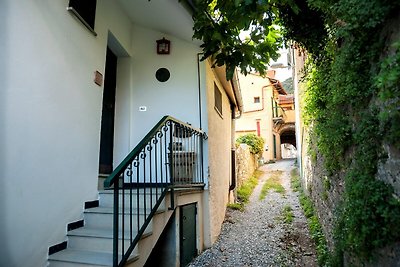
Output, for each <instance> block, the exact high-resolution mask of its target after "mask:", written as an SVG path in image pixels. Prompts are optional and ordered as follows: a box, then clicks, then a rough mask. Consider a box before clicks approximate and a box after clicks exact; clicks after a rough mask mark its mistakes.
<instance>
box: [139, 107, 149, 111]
mask: <svg viewBox="0 0 400 267" xmlns="http://www.w3.org/2000/svg"><path fill="white" fill-rule="evenodd" d="M139 111H141V112H144V111H147V107H146V106H140V107H139Z"/></svg>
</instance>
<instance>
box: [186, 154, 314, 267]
mask: <svg viewBox="0 0 400 267" xmlns="http://www.w3.org/2000/svg"><path fill="white" fill-rule="evenodd" d="M294 163H295V161H294V160H292V159H290V160H281V161H278V162H276V163H273V164H266V165H264V166H262V167H260V168H259V170H260V171H262V172H263V174H262V175H261V176H260V178H259V182H258V185H257V186H256V188H255V189H254V191H253V194H252V195H251V197H250V202H249V203H248V204H247V205H246V206H245V210H244V211H243V212H241V211H238V210H231V209H228V211H227V214H226V218H225V221H224V223H223V225H222V231H221V235H220V237H219V238H218V240H217V242H216V243H215V244H214V245H213V246H212V247H211V248H209V249H207V250H206V251H204V252H203V253H202V254H201V255H199V256H198V257H197V258H195V259H194V260H193V262H192V263H191V264H190V265H189V266H190V267H195V266H208V267H214V266H215V267H217V266H235V267H236V266H242V267H244V266H317V263H316V254H315V247H314V244H313V241H312V240H311V238H310V234H309V231H308V228H307V221H306V218H305V216H304V215H303V213H302V210H301V207H300V204H299V200H298V193H297V192H294V191H293V190H292V189H291V187H290V171H291V170H292V169H293V168H295V165H294ZM273 176H275V177H278V181H279V180H280V183H281V185H282V186H283V188H284V190H282V191H280V192H279V193H278V192H276V191H274V190H269V191H268V192H267V194H266V196H265V198H264V199H262V200H261V199H260V194H261V191H262V187H263V185H264V184H265V182H266V181H267V180H268V179H272V177H273ZM279 178H280V179H279ZM285 211H286V214H284V213H285ZM287 211H289V214H290V215H289V217H290V218H288V214H287ZM291 218H292V219H291Z"/></svg>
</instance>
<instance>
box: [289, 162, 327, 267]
mask: <svg viewBox="0 0 400 267" xmlns="http://www.w3.org/2000/svg"><path fill="white" fill-rule="evenodd" d="M290 176H291V179H290V182H291V187H292V189H293V191H295V192H300V195H299V201H300V205H301V207H302V209H303V211H304V215H305V216H306V218H307V222H308V228H309V229H310V234H311V238H312V239H313V240H314V243H315V245H316V250H317V260H318V264H319V266H327V265H329V260H330V258H331V257H330V253H329V250H328V246H327V243H326V239H325V235H324V232H323V231H322V226H321V224H320V222H319V220H318V216H317V214H316V213H315V210H314V205H313V203H312V201H311V199H310V198H309V197H308V196H307V195H306V194H305V193H304V192H303V190H302V188H301V183H300V176H299V173H298V170H297V168H296V169H293V170H292V171H291V172H290Z"/></svg>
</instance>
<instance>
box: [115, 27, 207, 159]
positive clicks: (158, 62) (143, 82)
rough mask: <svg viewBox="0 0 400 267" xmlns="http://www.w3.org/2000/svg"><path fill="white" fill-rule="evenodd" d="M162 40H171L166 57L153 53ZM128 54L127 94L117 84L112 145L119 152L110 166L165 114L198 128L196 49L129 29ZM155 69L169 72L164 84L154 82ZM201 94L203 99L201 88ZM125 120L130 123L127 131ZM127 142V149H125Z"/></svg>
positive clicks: (151, 32)
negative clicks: (114, 128) (129, 43)
mask: <svg viewBox="0 0 400 267" xmlns="http://www.w3.org/2000/svg"><path fill="white" fill-rule="evenodd" d="M163 37H165V38H167V39H169V40H170V41H171V54H169V55H158V54H157V53H156V40H158V39H161V38H163ZM132 51H133V52H132V58H131V61H130V66H126V67H127V68H130V71H131V74H132V76H131V80H130V89H129V92H126V91H124V90H125V89H123V90H122V91H121V90H120V88H119V86H118V85H117V103H116V105H117V113H116V131H117V135H116V138H115V145H116V148H121V151H118V150H117V151H115V152H116V157H115V158H114V160H115V162H114V164H117V163H118V162H120V161H121V160H122V159H123V157H124V156H125V155H126V154H127V153H128V152H129V151H130V150H131V149H132V148H134V147H135V146H136V145H137V144H138V143H139V141H140V140H141V139H142V138H143V137H144V136H145V135H146V134H147V133H148V131H149V130H150V129H151V128H152V127H153V126H154V125H155V124H156V123H157V122H158V121H159V120H160V119H161V118H162V117H163V116H165V115H170V116H172V117H175V118H177V119H179V120H181V121H183V122H188V123H190V124H192V125H193V126H194V127H197V128H199V127H200V119H199V118H200V116H199V100H198V99H199V97H198V95H199V90H198V73H197V53H198V52H199V48H198V47H197V46H196V45H193V44H191V43H189V42H187V41H184V40H181V39H178V38H174V37H173V36H168V35H166V34H163V33H160V32H156V31H152V30H149V29H146V28H143V27H140V26H133V29H132ZM124 60H125V59H124ZM126 64H129V62H126ZM201 65H203V63H201ZM159 68H167V69H168V70H169V71H170V74H171V76H170V78H169V80H168V81H166V82H159V81H158V80H157V79H156V77H155V73H156V71H157V70H158V69H159ZM117 79H119V78H117ZM201 91H202V94H203V95H204V97H205V92H204V91H205V89H204V85H202V90H201ZM128 106H129V108H128ZM143 106H144V107H146V111H144V112H143V111H139V107H143ZM203 110H205V109H203ZM127 121H129V123H130V126H129V127H130V130H129V131H127V127H128V126H127ZM203 121H204V118H203ZM203 125H205V123H203ZM118 139H119V140H118ZM122 143H123V144H122ZM127 143H129V146H126V144H127Z"/></svg>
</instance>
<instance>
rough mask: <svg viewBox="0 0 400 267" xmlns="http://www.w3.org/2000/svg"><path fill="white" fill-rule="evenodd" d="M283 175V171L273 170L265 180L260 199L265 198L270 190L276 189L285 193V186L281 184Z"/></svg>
mask: <svg viewBox="0 0 400 267" xmlns="http://www.w3.org/2000/svg"><path fill="white" fill-rule="evenodd" d="M281 175H282V171H274V172H272V174H271V176H270V177H269V178H268V180H267V181H265V183H264V185H263V188H262V189H261V193H260V197H259V199H260V200H263V199H264V198H265V197H266V195H267V193H268V191H269V190H274V191H275V192H277V193H281V194H284V193H285V192H286V191H285V188H284V187H283V186H282V184H281Z"/></svg>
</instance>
